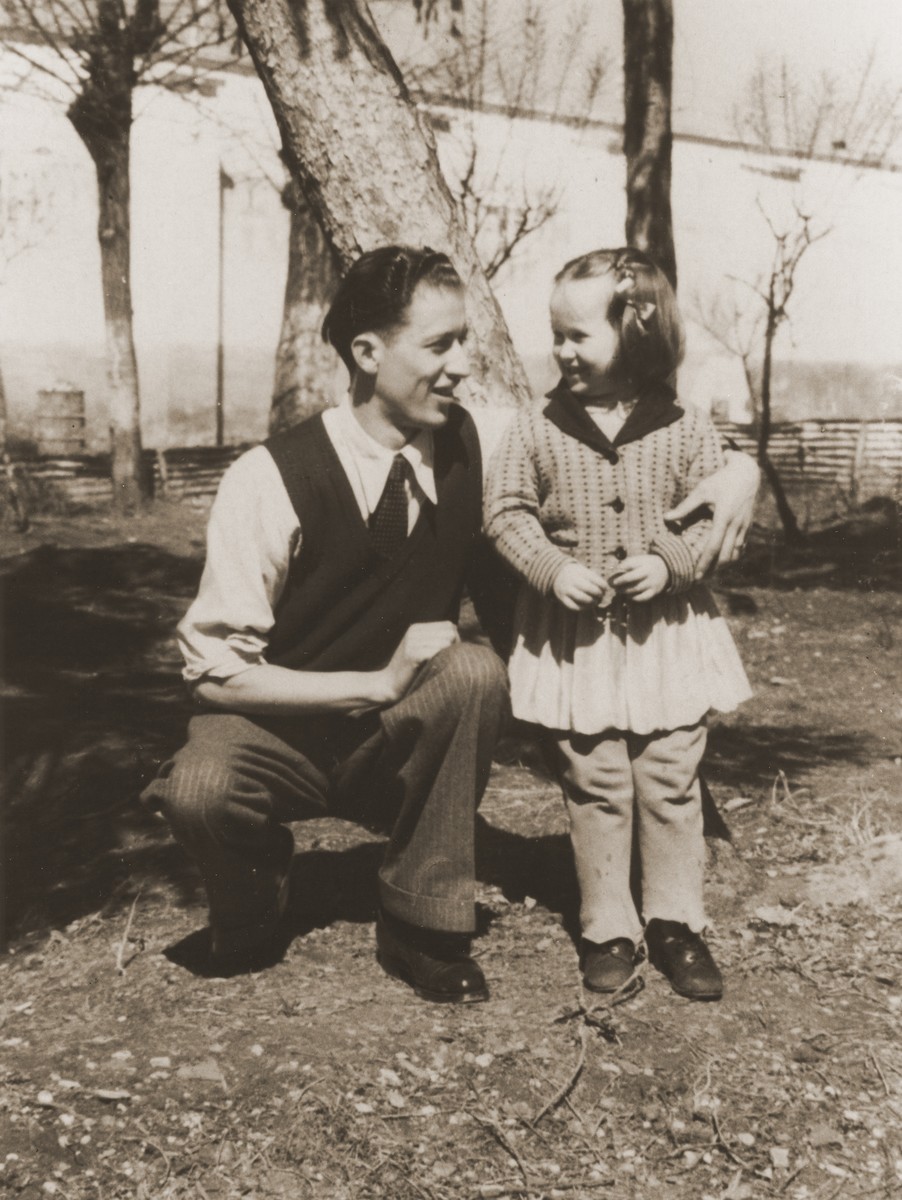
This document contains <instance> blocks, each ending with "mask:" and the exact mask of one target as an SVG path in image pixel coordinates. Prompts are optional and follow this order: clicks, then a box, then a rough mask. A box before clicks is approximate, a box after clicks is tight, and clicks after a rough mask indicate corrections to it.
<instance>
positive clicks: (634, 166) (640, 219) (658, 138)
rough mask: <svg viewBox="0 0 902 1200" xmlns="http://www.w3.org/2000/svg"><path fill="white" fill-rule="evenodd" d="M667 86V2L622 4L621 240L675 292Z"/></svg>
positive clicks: (670, 61) (625, 1) (669, 26)
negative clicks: (649, 263)
mask: <svg viewBox="0 0 902 1200" xmlns="http://www.w3.org/2000/svg"><path fill="white" fill-rule="evenodd" d="M672 84H673V3H672V0H623V106H624V123H623V152H624V154H625V155H626V240H627V243H628V244H629V245H630V246H636V247H637V248H638V249H640V250H645V251H646V252H647V253H648V254H649V255H650V256H651V257H652V258H653V259H654V260H655V262H656V263H657V264H658V266H659V267H660V268H661V269H662V270H663V271H664V273H665V274H666V275H667V277H668V279H669V280H670V282H671V283H672V284H673V285H674V287H676V278H677V274H676V251H675V250H674V244H673V216H672V213H671V209H670V172H671V166H670V163H671V151H672V148H673V134H672V132H671V126H670V109H671V93H672Z"/></svg>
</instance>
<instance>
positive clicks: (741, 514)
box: [664, 452, 761, 575]
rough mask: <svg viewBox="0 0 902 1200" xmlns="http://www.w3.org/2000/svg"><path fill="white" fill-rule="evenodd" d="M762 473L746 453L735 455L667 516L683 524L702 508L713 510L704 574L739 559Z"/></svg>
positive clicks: (703, 554) (703, 556)
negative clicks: (706, 507)
mask: <svg viewBox="0 0 902 1200" xmlns="http://www.w3.org/2000/svg"><path fill="white" fill-rule="evenodd" d="M760 481H761V472H760V470H759V469H758V466H757V464H756V463H755V462H754V461H753V460H752V459H751V458H749V456H748V455H747V454H740V453H737V452H733V453H731V454H730V455H729V457H728V459H727V465H726V466H725V467H721V468H720V470H719V471H715V472H714V474H713V475H709V476H708V478H707V479H703V480H702V481H701V483H700V484H698V486H697V487H694V488H693V489H692V491H691V492H690V493H689V495H688V496H687V497H686V499H685V500H683V501H682V503H680V504H678V505H677V506H676V507H675V508H672V509H671V510H670V512H667V513H665V514H664V519H665V520H667V521H681V520H683V519H684V518H685V517H688V516H689V515H690V513H693V512H695V510H696V509H697V508H701V507H702V505H709V506H710V507H711V508H713V509H714V520H713V522H712V524H711V532H710V533H709V534H708V540H707V542H706V543H705V546H704V548H703V549H702V552H701V556H700V558H699V561H698V573H699V575H704V573H705V572H706V571H707V570H708V568H709V567H710V566H711V564H712V563H714V562H716V563H717V565H718V566H722V565H723V564H724V563H728V562H733V561H734V559H736V558H738V557H739V554H740V551H741V550H742V547H743V545H744V543H745V538H746V534H747V533H748V531H749V526H750V525H751V523H752V514H753V513H754V511H755V497H756V495H757V494H758V484H759V483H760Z"/></svg>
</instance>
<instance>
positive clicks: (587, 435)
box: [544, 380, 683, 462]
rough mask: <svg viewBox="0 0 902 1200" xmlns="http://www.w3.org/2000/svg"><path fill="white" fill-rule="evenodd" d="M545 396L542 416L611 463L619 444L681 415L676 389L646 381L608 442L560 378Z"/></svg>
mask: <svg viewBox="0 0 902 1200" xmlns="http://www.w3.org/2000/svg"><path fill="white" fill-rule="evenodd" d="M547 399H548V403H547V404H546V405H545V409H544V415H545V416H546V417H547V418H548V420H549V421H551V422H552V423H553V424H554V425H557V427H558V429H560V430H561V431H562V432H563V433H566V434H569V436H570V437H574V438H576V439H577V441H580V442H584V443H585V444H586V445H587V446H591V447H592V449H593V450H597V451H598V453H599V454H603V455H604V457H605V458H607V459H609V460H610V461H611V462H616V461H617V459H618V454H617V448H618V447H619V446H625V445H626V444H627V443H628V442H637V441H639V439H640V438H644V437H645V436H646V435H647V434H649V433H654V431H655V430H656V429H663V428H664V427H665V425H672V424H673V422H674V421H678V420H679V419H680V417H681V416H682V415H683V410H682V409H681V408H680V407H679V405H678V404H677V403H676V392H675V391H674V390H673V388H672V387H671V386H670V384H669V383H664V382H653V383H646V384H644V385H643V387H642V388H641V389H640V391H639V395H638V396H637V398H636V403H635V405H634V406H633V411H632V412H631V413H630V415H629V416H628V417H627V419H626V420H625V421H624V423H623V426H622V428H621V429H620V431H619V432H618V434H617V436H616V437H615V438H614V440H613V442H612V441H611V440H610V439H609V438H608V437H607V436H606V435H605V434H603V433H602V432H601V430H600V429H599V428H598V426H597V425H596V424H595V422H594V421H593V420H592V418H591V417H590V416H589V414H588V413H587V412H586V406H585V405H584V404H583V402H582V401H581V400H580V399H579V398H578V397H577V396H574V395H573V393H572V392H571V391H570V389H569V388H568V387H567V385H566V384H565V383H564V381H563V380H561V381H560V383H559V384H558V385H557V387H555V388H552V390H551V391H550V392H549V393H548V396H547Z"/></svg>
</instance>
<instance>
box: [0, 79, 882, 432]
mask: <svg viewBox="0 0 902 1200" xmlns="http://www.w3.org/2000/svg"><path fill="white" fill-rule="evenodd" d="M0 103H2V106H3V109H4V119H3V120H2V121H0V193H2V194H3V195H6V196H7V197H9V196H11V195H12V194H13V193H14V192H15V191H16V189H18V191H19V192H20V193H21V194H23V195H24V194H25V193H26V192H27V191H28V189H29V186H31V185H33V186H34V188H35V189H36V190H37V191H38V192H39V193H40V194H41V195H42V196H43V197H45V202H44V208H45V213H44V219H43V221H42V223H41V226H40V228H38V229H37V230H36V231H35V234H34V236H33V238H32V241H33V242H34V244H33V245H32V246H30V247H29V248H26V249H23V250H21V252H20V253H18V254H17V255H16V256H15V257H13V258H12V259H11V261H8V262H7V261H5V258H6V256H4V257H0V367H2V370H3V374H4V379H5V382H6V390H7V393H8V401H9V410H10V414H9V415H10V427H11V431H12V432H13V433H15V434H18V435H19V436H30V435H33V433H34V428H35V416H36V414H35V405H36V398H37V393H38V390H39V389H40V388H44V387H48V386H53V385H54V384H55V383H57V382H58V381H70V382H72V383H73V384H75V385H76V386H77V387H79V388H81V389H83V390H84V391H85V395H86V403H87V413H88V437H89V443H90V446H91V448H94V449H101V448H103V446H104V443H105V440H106V431H105V425H106V418H105V399H104V372H103V321H102V298H101V294H100V278H99V257H98V250H97V242H96V231H95V222H96V186H95V183H94V178H93V170H92V165H91V163H90V160H89V158H88V155H87V153H86V152H85V150H84V148H83V147H82V145H81V143H80V142H79V140H78V138H77V137H76V135H75V134H74V132H73V131H72V129H71V127H70V126H69V124H68V122H67V121H66V120H65V117H64V116H63V115H62V112H61V111H59V110H56V111H55V110H52V109H51V108H49V107H48V106H47V104H46V103H38V102H36V101H32V100H29V99H28V98H27V97H26V96H24V95H20V96H18V97H15V98H10V97H5V98H4V99H3V100H2V102H0ZM211 111H212V112H213V113H214V117H213V119H210V118H208V117H202V116H201V115H199V112H198V108H197V106H196V104H194V103H192V102H189V101H186V100H185V99H183V98H180V97H177V96H174V95H171V94H168V93H153V92H145V93H141V100H140V108H139V113H138V117H137V120H136V122H135V127H134V146H133V161H132V179H133V197H134V204H133V240H132V244H133V276H134V278H133V285H134V308H135V332H136V339H137V344H138V357H139V370H140V377H141V385H142V404H143V413H144V416H143V422H144V430H143V432H144V438H145V442H146V444H147V445H150V446H155V445H160V446H172V445H184V444H188V443H198V444H203V443H210V442H212V440H213V432H214V412H213V410H214V400H215V359H216V296H217V287H218V270H219V267H218V249H217V247H218V236H219V219H218V205H219V171H220V164H222V166H223V167H224V168H225V170H226V171H227V172H228V173H229V175H230V176H231V177H232V178H233V179H234V180H235V187H234V188H233V189H231V190H228V191H227V192H226V193H225V221H224V234H225V255H224V284H225V297H226V302H225V322H224V324H225V372H226V381H225V411H226V437H227V439H228V440H232V441H245V440H255V439H257V438H259V437H261V436H263V435H264V434H265V430H266V418H267V410H268V404H269V396H270V389H271V383H272V371H273V356H274V353H275V348H276V344H277V340H278V332H279V322H280V316H281V305H282V292H283V288H284V276H285V264H286V240H287V230H288V219H287V214H286V213H285V211H284V210H283V208H282V206H281V203H280V199H279V195H278V184H279V182H280V179H281V168H280V165H279V162H278V158H277V154H276V146H277V138H276V135H275V132H274V130H273V123H272V119H271V115H270V114H269V111H268V109H267V106H266V102H265V99H264V98H263V96H262V91H261V89H260V87H259V84H258V83H257V80H256V79H255V78H254V77H252V76H249V75H230V76H228V77H227V78H225V79H224V80H223V81H222V82H221V86H220V89H219V92H218V95H217V97H216V100H215V104H214V105H213V108H212V110H211ZM442 115H444V116H445V118H446V123H447V124H448V126H449V129H448V131H447V132H443V133H441V134H440V135H439V137H440V152H441V155H442V157H443V160H444V161H445V163H446V165H447V166H448V169H449V170H453V164H454V162H455V161H459V159H460V155H461V148H462V146H465V144H466V141H467V139H468V138H469V136H470V133H469V131H468V120H469V119H465V118H464V117H462V115H461V114H460V113H458V112H455V111H453V110H449V111H446V112H445V113H443V114H442ZM476 129H477V134H476V136H477V137H478V139H479V143H480V146H481V147H482V150H481V156H482V159H483V162H484V163H485V169H486V170H487V171H488V172H489V174H493V172H491V171H490V164H491V162H492V160H493V158H500V160H501V163H502V171H501V182H500V183H499V184H498V185H497V187H496V189H495V190H496V195H495V196H494V197H493V199H495V200H496V202H497V203H499V204H503V203H505V202H506V201H514V202H515V201H516V198H517V197H518V196H519V195H521V194H522V190H523V188H524V187H525V188H526V190H527V193H529V192H532V193H533V194H534V193H535V191H536V190H537V189H538V190H541V189H542V188H545V187H548V186H553V187H554V188H555V190H556V193H557V196H558V202H559V203H558V211H557V212H556V215H555V216H554V218H553V219H552V220H551V221H550V222H549V223H548V224H547V225H546V226H545V227H544V228H543V229H542V230H540V231H539V232H537V233H536V234H534V235H533V236H532V237H531V238H530V239H529V240H528V241H527V242H526V243H524V246H523V248H522V250H521V252H520V253H519V254H518V255H517V257H515V259H514V260H513V261H512V262H511V263H509V264H508V265H506V266H505V267H504V268H503V269H502V271H501V273H500V274H499V275H498V277H497V279H496V286H497V291H498V296H499V299H500V301H501V305H502V308H503V310H504V312H505V316H506V318H507V320H508V322H509V324H510V327H511V331H512V334H513V338H514V342H515V344H516V346H517V347H518V349H519V350H520V352H521V354H522V355H523V357H524V359H525V361H526V363H527V366H528V368H529V371H530V375H531V377H532V378H533V381H534V383H535V385H536V387H537V389H538V388H542V387H544V386H546V385H547V384H549V383H550V382H551V381H553V369H552V366H551V363H550V358H549V356H548V353H547V348H548V346H549V340H550V339H549V333H548V324H547V315H546V309H547V298H548V293H549V290H550V284H551V279H552V277H553V275H554V272H555V271H556V270H557V269H558V268H559V267H560V265H561V264H562V263H563V262H564V261H565V260H566V259H567V258H569V257H571V256H573V255H575V254H578V253H581V252H583V251H585V250H588V249H591V248H593V247H596V246H599V245H617V244H620V243H621V242H622V240H623V232H622V231H623V222H624V215H625V214H624V207H625V201H624V165H623V158H622V155H621V152H620V137H619V134H618V132H617V131H616V130H614V129H607V128H605V127H599V126H593V127H591V128H585V129H582V130H578V129H572V128H568V127H562V126H560V125H555V124H553V123H549V122H536V121H515V122H511V121H510V120H508V119H507V118H505V117H502V116H493V115H486V116H482V117H480V118H478V120H477V121H476ZM787 167H788V168H791V169H796V168H801V176H800V179H799V182H798V183H790V182H788V181H787V180H786V179H785V178H775V177H774V170H775V169H777V171H778V172H779V171H780V170H784V173H785V168H787ZM11 189H12V191H11ZM759 201H760V202H761V203H762V204H763V205H764V206H765V208H766V209H767V211H768V212H770V213H772V214H773V219H774V220H775V221H776V220H780V219H783V217H784V216H785V214H786V212H787V211H788V210H789V208H790V207H791V205H792V203H793V202H794V201H795V202H798V203H803V204H809V205H810V206H811V211H812V212H814V213H815V215H816V218H817V220H818V222H819V223H821V224H824V225H826V224H832V226H833V230H832V232H831V233H830V234H829V236H828V237H826V238H825V239H824V240H823V241H822V242H820V243H819V244H818V245H816V246H814V247H813V248H812V249H811V250H810V252H809V254H808V256H807V258H806V259H805V261H804V262H803V264H802V267H801V268H800V271H799V276H798V285H797V292H796V296H795V298H794V302H793V311H794V320H793V323H792V327H791V329H790V330H787V332H786V334H785V335H784V337H783V339H782V341H781V344H780V347H779V350H780V355H781V357H782V358H783V359H784V360H789V359H790V358H791V359H792V363H793V365H792V369H791V370H790V369H789V368H788V367H787V368H781V370H780V371H778V375H777V380H776V385H777V400H778V403H779V404H780V406H781V408H782V412H783V414H784V415H785V416H787V417H795V418H801V417H805V416H811V415H819V414H820V415H825V416H827V415H829V416H837V415H838V416H843V415H848V416H858V415H865V416H878V415H881V414H882V415H887V416H899V415H902V387H900V384H899V379H900V378H902V367H900V366H899V365H898V364H900V363H902V345H900V336H899V332H898V330H899V320H898V314H899V312H900V311H902V239H900V238H898V237H897V236H894V231H895V230H896V229H897V228H898V221H899V217H898V214H899V213H900V212H902V175H900V174H894V173H890V172H885V171H881V172H878V171H865V172H856V171H853V170H851V169H849V168H843V167H838V166H836V165H832V164H799V163H793V162H789V163H786V162H782V161H781V160H776V159H772V158H763V157H761V156H757V157H756V156H753V155H750V154H747V153H745V152H743V151H740V150H737V149H730V148H721V147H715V146H711V145H705V144H700V143H697V142H691V141H679V140H678V141H677V144H676V147H675V151H674V179H673V204H674V216H675V225H676V235H677V254H678V260H679V264H680V295H681V299H682V301H683V306H684V310H685V311H686V312H687V315H688V316H689V317H690V321H689V352H688V356H687V361H686V364H685V366H684V368H683V371H682V374H681V390H682V391H683V392H684V394H685V395H687V397H688V398H690V399H692V400H694V401H695V402H696V403H698V404H700V405H702V406H711V405H714V406H716V407H717V409H718V410H719V411H720V413H721V414H722V415H723V416H725V417H728V418H730V419H733V420H742V419H743V417H744V416H745V415H746V412H747V406H746V398H745V388H744V383H743V379H742V373H741V370H740V369H739V365H738V362H737V361H736V360H735V359H732V358H730V357H728V356H726V355H725V354H724V353H723V352H722V351H721V350H720V349H719V348H718V347H717V346H716V345H715V344H714V343H713V342H712V341H711V339H710V338H709V337H708V336H707V335H706V334H705V333H704V331H703V330H702V329H701V328H700V327H699V325H698V324H697V323H695V322H693V321H692V320H691V317H692V314H693V312H694V311H695V309H696V308H697V307H698V305H702V306H705V305H708V304H709V302H710V299H711V297H712V296H713V295H715V294H716V293H717V292H718V290H720V289H722V288H723V287H725V286H727V284H726V282H725V281H727V279H728V277H730V276H736V277H738V278H740V279H744V280H746V281H747V282H753V281H754V279H755V277H756V274H757V273H758V272H760V271H762V270H764V269H766V267H767V264H768V260H769V247H770V243H769V235H768V231H767V227H766V225H765V223H764V221H763V219H762V217H761V214H760V213H759V211H758V208H757V204H758V202H759ZM2 203H3V201H2V198H0V204H2ZM2 248H3V246H2V243H0V251H2ZM738 294H739V295H740V296H742V297H743V300H742V304H743V307H744V309H745V311H746V312H749V311H751V305H752V304H753V299H752V295H751V292H750V291H749V290H748V288H747V287H746V288H745V290H744V291H743V290H742V287H741V286H740V291H739V293H738Z"/></svg>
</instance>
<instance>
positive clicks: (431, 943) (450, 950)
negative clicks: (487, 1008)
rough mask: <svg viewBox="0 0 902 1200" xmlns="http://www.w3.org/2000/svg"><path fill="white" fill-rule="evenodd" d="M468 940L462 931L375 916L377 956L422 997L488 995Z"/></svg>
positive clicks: (459, 999) (446, 1000) (469, 1000)
mask: <svg viewBox="0 0 902 1200" xmlns="http://www.w3.org/2000/svg"><path fill="white" fill-rule="evenodd" d="M469 941H470V939H469V938H468V937H466V936H463V935H458V934H442V933H435V932H432V931H430V930H424V929H415V928H414V927H413V926H411V925H407V924H405V923H404V922H403V921H399V920H397V918H395V917H392V916H390V915H389V914H388V913H384V912H381V913H379V915H378V917H377V918H376V958H377V959H378V962H379V965H380V966H381V967H382V969H383V971H385V972H386V973H387V974H388V975H392V976H394V978H395V979H401V980H403V982H404V983H407V984H409V985H410V986H411V987H412V988H413V990H414V991H415V992H416V994H417V995H418V996H419V997H421V999H423V1000H431V1001H433V1002H434V1003H438V1004H473V1003H475V1002H476V1001H478V1000H488V998H489V989H488V986H487V985H486V981H485V976H484V975H483V973H482V971H481V970H480V968H479V966H478V964H477V963H476V962H474V960H473V959H472V958H471V957H470V954H469Z"/></svg>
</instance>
